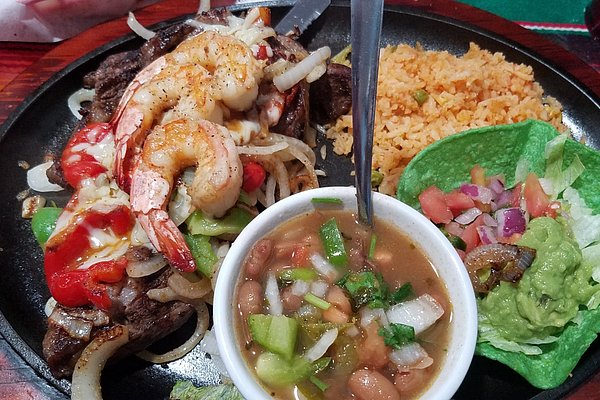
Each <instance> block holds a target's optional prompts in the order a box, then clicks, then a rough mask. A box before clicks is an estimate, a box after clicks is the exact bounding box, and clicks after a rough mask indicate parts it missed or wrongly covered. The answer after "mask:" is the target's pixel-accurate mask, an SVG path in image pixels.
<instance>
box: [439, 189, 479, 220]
mask: <svg viewBox="0 0 600 400" xmlns="http://www.w3.org/2000/svg"><path fill="white" fill-rule="evenodd" d="M444 200H445V201H446V205H447V206H448V208H449V209H450V211H452V214H453V215H454V216H455V217H456V216H457V215H459V214H461V213H462V212H463V211H466V210H468V209H469V208H473V207H475V203H474V202H473V199H472V198H470V197H469V196H467V195H466V194H464V193H462V192H460V191H458V190H453V191H451V192H450V193H446V194H445V196H444Z"/></svg>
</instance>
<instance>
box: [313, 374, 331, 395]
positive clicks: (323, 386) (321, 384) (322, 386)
mask: <svg viewBox="0 0 600 400" xmlns="http://www.w3.org/2000/svg"><path fill="white" fill-rule="evenodd" d="M308 380H309V381H311V382H312V383H313V384H314V385H315V386H316V387H318V388H319V390H320V391H321V392H324V391H326V390H327V389H328V388H329V385H328V384H326V383H325V382H323V381H322V380H320V379H319V378H317V377H316V376H314V375H311V376H310V377H309V378H308Z"/></svg>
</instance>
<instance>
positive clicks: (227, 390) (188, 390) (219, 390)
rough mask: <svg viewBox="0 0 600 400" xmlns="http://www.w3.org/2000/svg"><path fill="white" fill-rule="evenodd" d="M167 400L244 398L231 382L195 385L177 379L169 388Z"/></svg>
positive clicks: (228, 399) (231, 399)
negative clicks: (203, 385)
mask: <svg viewBox="0 0 600 400" xmlns="http://www.w3.org/2000/svg"><path fill="white" fill-rule="evenodd" d="M169 400H244V398H243V397H242V395H241V394H240V392H239V391H238V389H237V388H236V387H235V386H233V384H231V383H225V384H221V385H216V386H205V387H196V386H194V385H193V384H192V383H191V382H189V381H178V382H177V383H176V384H175V386H173V389H172V390H171V394H170V395H169Z"/></svg>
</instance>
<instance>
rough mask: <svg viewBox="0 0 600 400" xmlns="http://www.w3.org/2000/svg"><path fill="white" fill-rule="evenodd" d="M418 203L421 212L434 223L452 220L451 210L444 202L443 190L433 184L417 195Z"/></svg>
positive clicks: (444, 222)
mask: <svg viewBox="0 0 600 400" xmlns="http://www.w3.org/2000/svg"><path fill="white" fill-rule="evenodd" d="M419 203H421V209H422V210H423V214H425V216H426V217H427V218H429V219H430V220H431V221H433V222H434V223H436V224H447V223H448V222H450V221H452V218H453V215H452V211H450V208H449V207H448V204H446V200H445V196H444V192H442V191H441V190H440V189H439V188H438V187H437V186H435V185H433V186H430V187H428V188H427V189H425V190H424V191H423V192H422V193H421V194H420V195H419Z"/></svg>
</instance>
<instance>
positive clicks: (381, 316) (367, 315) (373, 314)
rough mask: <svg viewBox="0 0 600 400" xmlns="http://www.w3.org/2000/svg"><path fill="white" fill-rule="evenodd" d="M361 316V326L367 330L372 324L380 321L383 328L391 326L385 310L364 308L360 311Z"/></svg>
mask: <svg viewBox="0 0 600 400" xmlns="http://www.w3.org/2000/svg"><path fill="white" fill-rule="evenodd" d="M359 315H360V326H361V327H363V328H366V327H367V326H369V325H370V324H371V322H373V321H376V320H379V322H380V323H381V325H382V326H384V327H388V326H389V325H390V323H389V321H388V318H387V315H386V314H385V310H384V309H383V308H369V307H362V308H361V309H360V311H359Z"/></svg>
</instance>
